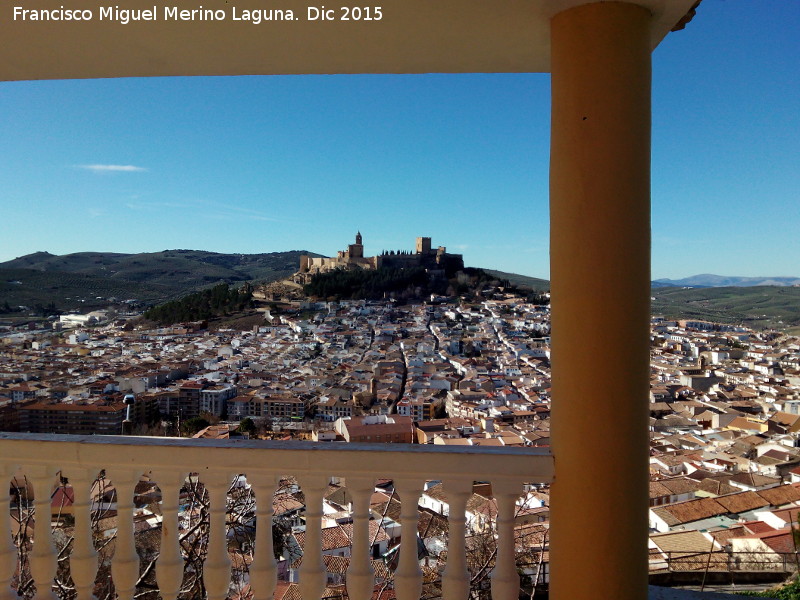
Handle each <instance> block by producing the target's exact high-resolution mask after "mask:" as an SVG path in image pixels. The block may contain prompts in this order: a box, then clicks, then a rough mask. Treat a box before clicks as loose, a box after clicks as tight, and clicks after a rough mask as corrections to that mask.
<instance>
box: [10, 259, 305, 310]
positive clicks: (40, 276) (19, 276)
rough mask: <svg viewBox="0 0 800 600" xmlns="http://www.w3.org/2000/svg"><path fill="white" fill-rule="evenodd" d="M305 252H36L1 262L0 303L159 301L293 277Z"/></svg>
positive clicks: (67, 305) (82, 305) (70, 305)
mask: <svg viewBox="0 0 800 600" xmlns="http://www.w3.org/2000/svg"><path fill="white" fill-rule="evenodd" d="M301 254H310V255H312V256H318V255H316V254H314V253H309V252H306V251H304V250H292V251H289V252H270V253H264V254H221V253H217V252H206V251H202V250H164V251H163V252H149V253H141V254H120V253H114V252H79V253H75V254H67V255H63V256H57V255H54V254H50V253H48V252H36V253H35V254H29V255H27V256H22V257H19V258H16V259H14V260H10V261H7V262H4V263H0V305H2V304H3V303H4V302H8V303H9V304H10V305H11V306H17V305H24V306H29V307H33V306H35V305H37V304H41V305H48V304H50V303H53V304H55V306H56V307H57V308H58V309H60V310H71V309H76V308H79V309H81V310H84V309H88V308H89V307H99V306H105V305H107V304H108V300H107V298H110V297H114V298H116V299H118V300H126V299H134V298H135V299H138V300H141V301H143V302H145V303H148V304H151V303H159V302H164V301H166V300H170V299H174V298H177V297H180V296H182V295H184V294H187V293H190V292H193V291H197V290H201V289H204V288H207V287H210V286H212V285H214V284H218V283H228V284H236V283H239V282H244V281H259V282H261V281H274V280H276V279H281V278H283V277H287V276H288V275H291V274H292V273H294V272H295V271H296V270H297V266H298V265H299V264H300V255H301Z"/></svg>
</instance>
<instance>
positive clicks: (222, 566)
mask: <svg viewBox="0 0 800 600" xmlns="http://www.w3.org/2000/svg"><path fill="white" fill-rule="evenodd" d="M209 478H210V479H211V482H210V483H206V488H207V489H208V499H209V501H210V502H211V508H210V510H209V514H210V515H211V523H210V525H209V529H208V558H206V562H205V564H204V565H203V579H204V581H205V584H206V590H207V591H208V600H224V599H225V597H226V596H227V595H228V588H229V587H230V583H231V559H230V557H229V556H228V532H227V527H226V526H225V514H226V513H227V508H228V490H229V489H230V487H231V476H230V475H227V474H225V473H221V472H212V473H210V475H209Z"/></svg>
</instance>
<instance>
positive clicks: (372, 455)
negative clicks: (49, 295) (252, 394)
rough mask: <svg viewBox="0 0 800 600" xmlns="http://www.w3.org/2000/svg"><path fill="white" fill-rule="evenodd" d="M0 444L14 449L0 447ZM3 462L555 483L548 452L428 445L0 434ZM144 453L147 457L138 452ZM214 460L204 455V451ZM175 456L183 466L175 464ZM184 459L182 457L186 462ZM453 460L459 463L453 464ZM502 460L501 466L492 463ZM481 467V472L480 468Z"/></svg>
mask: <svg viewBox="0 0 800 600" xmlns="http://www.w3.org/2000/svg"><path fill="white" fill-rule="evenodd" d="M3 441H8V442H14V443H12V444H2V442H3ZM0 444H2V445H3V451H2V459H3V462H5V463H7V464H8V463H9V462H15V463H19V464H20V465H34V464H36V465H53V464H54V463H55V464H58V465H59V466H61V467H66V466H71V465H83V464H86V463H87V462H90V463H92V464H97V463H98V461H100V462H102V463H105V464H107V465H115V466H125V465H130V466H135V465H136V464H142V465H146V467H147V468H148V469H156V468H158V467H174V466H175V465H176V464H177V463H180V464H191V465H195V466H196V467H199V466H200V465H202V466H203V467H205V468H207V469H215V470H216V469H220V470H224V471H236V470H241V471H242V472H245V471H247V470H248V469H250V470H266V471H273V472H274V471H285V472H286V473H289V472H292V471H297V470H302V471H303V472H306V473H319V474H329V475H332V474H336V473H332V472H331V463H332V462H336V461H337V460H341V467H342V468H341V471H342V474H344V473H345V472H350V473H352V472H354V471H357V472H359V473H363V474H372V473H374V474H376V475H380V476H384V477H389V476H394V477H404V476H406V477H418V476H419V474H420V473H421V472H424V473H428V474H432V475H433V476H434V477H433V478H434V479H436V478H439V477H437V476H445V477H446V478H447V479H450V480H466V479H469V478H473V479H478V478H484V477H487V476H491V478H492V479H493V480H498V479H503V480H513V481H520V480H522V481H525V482H536V483H548V482H551V481H552V480H553V457H552V455H551V454H550V452H549V449H548V448H540V447H521V448H520V447H496V446H492V447H485V446H437V445H433V444H388V443H387V444H381V443H374V444H371V443H332V442H307V441H271V440H235V439H234V440H208V439H187V438H168V437H145V436H100V435H98V436H95V435H65V434H36V433H8V432H2V433H0ZM143 447H146V448H147V456H146V457H145V456H144V455H143V454H144V453H143V451H142V448H143ZM212 448H213V449H214V450H215V451H214V452H209V450H210V449H212ZM253 450H265V451H269V452H270V455H271V456H270V460H269V464H264V463H254V462H253ZM176 453H180V454H181V455H182V456H181V459H180V460H179V461H178V460H176V458H177V457H176ZM187 455H188V456H187ZM454 455H457V456H458V457H462V458H463V460H453V458H454ZM497 457H502V458H503V460H502V461H499V460H497ZM483 463H485V465H484V464H483Z"/></svg>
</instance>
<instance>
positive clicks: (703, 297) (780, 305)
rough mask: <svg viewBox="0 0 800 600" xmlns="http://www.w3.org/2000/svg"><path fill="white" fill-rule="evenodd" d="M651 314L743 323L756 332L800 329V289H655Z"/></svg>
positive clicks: (773, 287) (772, 287) (675, 317)
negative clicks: (763, 329) (762, 329)
mask: <svg viewBox="0 0 800 600" xmlns="http://www.w3.org/2000/svg"><path fill="white" fill-rule="evenodd" d="M652 294H653V300H652V306H653V308H652V312H653V314H657V315H664V316H666V317H668V318H673V319H702V320H708V321H716V322H720V323H734V324H736V323H741V324H743V325H745V326H747V327H753V328H755V329H761V328H776V329H786V328H790V327H798V326H800V287H776V286H757V287H709V288H693V289H686V288H675V287H664V288H653V291H652Z"/></svg>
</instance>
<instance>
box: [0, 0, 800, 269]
mask: <svg viewBox="0 0 800 600" xmlns="http://www.w3.org/2000/svg"><path fill="white" fill-rule="evenodd" d="M798 31H800V2H797V0H770V2H758V3H754V2H752V0H727V1H725V0H704V2H703V3H702V4H701V6H700V8H699V10H698V14H697V16H696V17H695V19H694V21H692V22H691V23H690V24H689V26H688V27H687V28H686V29H685V30H684V31H681V32H677V33H673V34H670V35H669V36H668V37H667V39H666V40H665V41H664V42H662V44H661V46H659V48H657V49H656V51H655V52H654V54H653V170H652V201H653V277H654V278H659V277H672V278H678V277H684V276H688V275H693V274H696V273H717V274H722V275H741V276H759V275H771V276H776V275H793V276H800V198H799V197H798V196H800V192H798V190H800V160H798V157H800V67H798V64H800V42H798V38H797V32H798ZM549 92H550V90H549V75H543V74H529V75H422V76H375V75H370V76H308V77H305V76H304V77H300V76H291V77H226V78H158V79H117V80H93V81H55V82H12V83H0V114H2V115H3V118H2V119H0V139H2V140H3V144H2V147H1V148H2V149H0V157H1V160H0V190H2V191H0V261H4V260H9V259H12V258H14V257H17V256H22V255H25V254H29V253H31V252H36V251H39V250H46V251H49V252H51V253H54V254H67V253H70V252H80V251H90V250H91V251H113V252H148V251H158V250H164V249H167V248H192V249H202V250H211V251H217V252H241V253H257V252H272V251H281V250H293V249H306V250H311V251H314V252H319V253H322V254H333V253H335V252H336V251H337V250H339V249H343V248H345V247H346V245H347V244H348V243H350V242H351V240H352V239H353V237H354V235H355V232H356V231H357V230H361V232H362V234H363V235H364V244H365V252H366V253H367V254H375V253H378V252H380V251H381V250H384V249H385V250H392V249H395V250H396V249H411V248H413V244H414V238H415V237H416V236H418V235H425V236H430V237H432V238H433V243H434V245H445V246H447V247H448V249H449V250H451V251H455V252H461V253H463V254H464V258H465V262H466V263H467V264H468V265H473V266H482V267H488V268H497V269H500V270H504V271H511V272H517V273H522V274H526V275H532V276H537V277H547V276H548V275H549V266H548V260H549V258H548V244H549V239H548V214H547V203H548V195H547V186H548V183H547V172H548V153H549V118H550V114H549Z"/></svg>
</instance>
